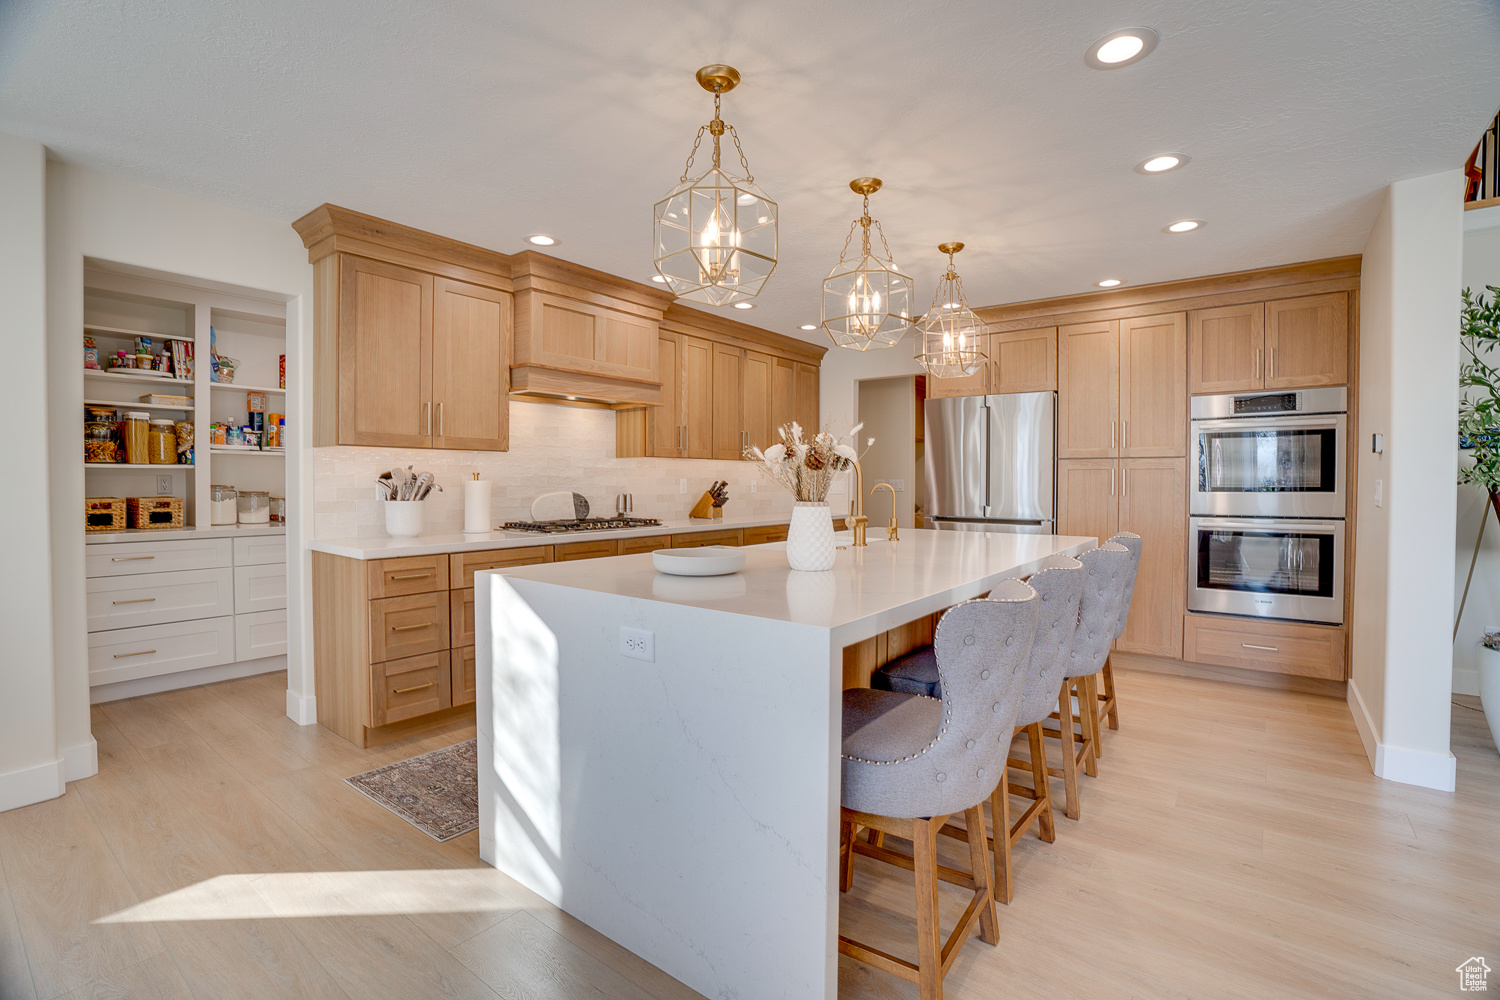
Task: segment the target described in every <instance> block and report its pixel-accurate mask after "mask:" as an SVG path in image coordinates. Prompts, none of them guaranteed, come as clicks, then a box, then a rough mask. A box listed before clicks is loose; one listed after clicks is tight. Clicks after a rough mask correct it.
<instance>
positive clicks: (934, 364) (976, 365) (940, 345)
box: [917, 243, 989, 378]
mask: <svg viewBox="0 0 1500 1000" xmlns="http://www.w3.org/2000/svg"><path fill="white" fill-rule="evenodd" d="M963 248H964V245H963V244H962V243H944V244H941V245H940V246H939V247H938V253H945V254H947V255H948V272H947V273H946V274H944V275H943V276H942V277H941V278H939V279H938V286H937V294H936V295H934V296H933V297H932V308H930V309H928V310H927V315H925V316H923V317H922V322H921V328H922V340H921V353H920V354H918V355H917V361H918V362H920V363H921V365H922V367H923V368H925V369H926V370H927V374H928V375H929V376H931V377H933V378H961V377H963V376H965V375H972V374H974V373H975V372H977V371H978V370H979V369H980V368H981V367H982V366H983V365H984V362H985V356H984V336H985V334H986V333H988V332H989V331H988V328H987V327H986V326H985V325H984V320H982V319H980V318H979V317H978V316H976V315H975V314H974V310H972V309H970V308H969V303H968V301H967V300H966V299H965V298H964V283H963V279H961V278H960V277H959V276H958V272H957V271H956V270H954V268H953V255H954V254H956V253H958V252H959V251H960V250H962V249H963Z"/></svg>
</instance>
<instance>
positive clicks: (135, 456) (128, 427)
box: [120, 410, 151, 465]
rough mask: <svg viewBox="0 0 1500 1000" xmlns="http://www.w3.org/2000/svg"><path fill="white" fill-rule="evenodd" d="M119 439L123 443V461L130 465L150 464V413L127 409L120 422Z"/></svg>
mask: <svg viewBox="0 0 1500 1000" xmlns="http://www.w3.org/2000/svg"><path fill="white" fill-rule="evenodd" d="M120 440H121V441H122V442H123V443H124V445H125V461H126V462H128V463H130V464H131V465H149V464H151V450H150V441H151V414H149V413H142V412H139V411H133V410H132V411H127V412H126V414H125V419H124V420H122V421H121V422H120Z"/></svg>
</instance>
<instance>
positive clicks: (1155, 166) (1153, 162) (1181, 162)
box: [1135, 153, 1192, 174]
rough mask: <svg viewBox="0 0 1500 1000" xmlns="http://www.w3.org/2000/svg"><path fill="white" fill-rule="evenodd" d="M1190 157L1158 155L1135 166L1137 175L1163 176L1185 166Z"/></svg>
mask: <svg viewBox="0 0 1500 1000" xmlns="http://www.w3.org/2000/svg"><path fill="white" fill-rule="evenodd" d="M1191 159H1192V157H1191V156H1189V155H1187V154H1186V153H1159V154H1157V155H1156V156H1152V157H1148V158H1146V159H1144V160H1142V161H1141V162H1140V163H1137V164H1136V165H1135V172H1136V173H1138V174H1164V173H1166V172H1167V171H1169V170H1176V169H1177V168H1178V167H1181V166H1185V165H1186V164H1187V162H1188V161H1189V160H1191Z"/></svg>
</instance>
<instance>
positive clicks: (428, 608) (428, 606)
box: [370, 590, 448, 663]
mask: <svg viewBox="0 0 1500 1000" xmlns="http://www.w3.org/2000/svg"><path fill="white" fill-rule="evenodd" d="M447 648H448V592H447V591H446V590H441V591H438V592H437V593H435V594H412V595H409V596H407V597H386V598H382V599H381V600H378V601H371V602H370V660H371V661H372V662H376V663H378V662H380V661H382V660H396V659H400V658H401V657H403V656H415V655H417V654H418V653H435V652H437V651H438V650H440V649H447Z"/></svg>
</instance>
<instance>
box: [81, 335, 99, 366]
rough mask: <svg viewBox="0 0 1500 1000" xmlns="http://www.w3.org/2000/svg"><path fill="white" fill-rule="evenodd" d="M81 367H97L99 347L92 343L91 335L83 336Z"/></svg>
mask: <svg viewBox="0 0 1500 1000" xmlns="http://www.w3.org/2000/svg"><path fill="white" fill-rule="evenodd" d="M83 367H85V368H91V369H94V370H95V371H97V370H98V368H99V348H98V347H96V346H95V345H94V338H93V337H84V338H83Z"/></svg>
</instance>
